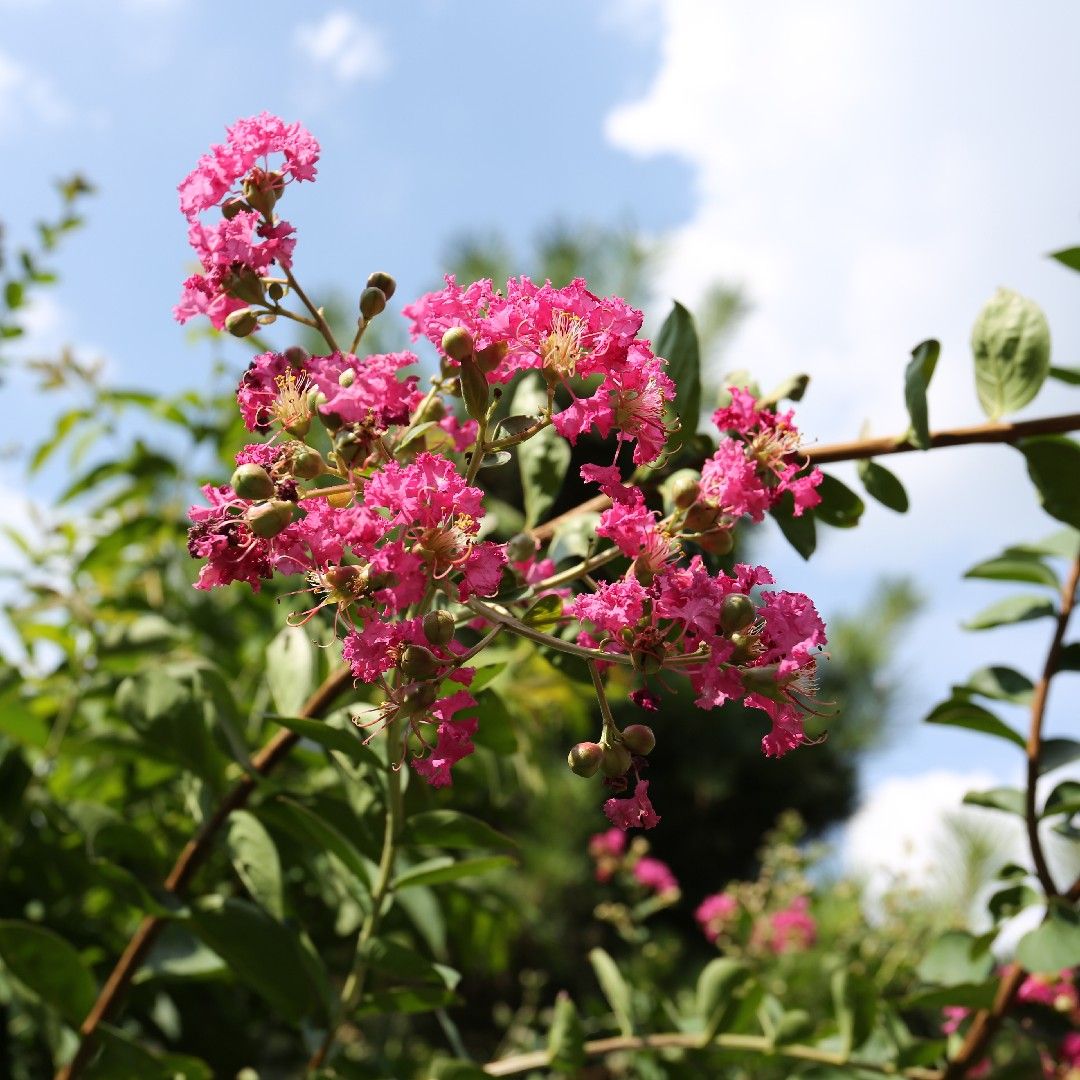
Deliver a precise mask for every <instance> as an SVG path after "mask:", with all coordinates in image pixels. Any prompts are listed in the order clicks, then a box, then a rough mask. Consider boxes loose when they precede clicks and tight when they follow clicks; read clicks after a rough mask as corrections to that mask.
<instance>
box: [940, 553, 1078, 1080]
mask: <svg viewBox="0 0 1080 1080" xmlns="http://www.w3.org/2000/svg"><path fill="white" fill-rule="evenodd" d="M1078 584H1080V556H1077V558H1076V559H1074V560H1073V565H1072V569H1071V570H1070V572H1069V579H1068V581H1066V583H1065V586H1064V587H1063V588H1062V590H1061V609H1060V610H1059V611H1058V617H1057V623H1056V625H1055V627H1054V636H1053V638H1052V640H1051V642H1050V648H1049V649H1048V650H1047V653H1046V663H1045V664H1044V665H1043V671H1042V677H1041V678H1040V679H1039V682H1038V685H1037V686H1036V687H1035V693H1034V694H1033V695H1032V699H1031V726H1030V729H1029V731H1028V739H1027V787H1026V790H1025V791H1024V818H1025V823H1026V825H1027V835H1028V843H1029V845H1030V847H1031V859H1032V862H1033V863H1034V865H1035V874H1036V876H1037V877H1038V879H1039V884H1040V885H1041V886H1042V888H1043V891H1044V892H1045V893H1046V896H1047V898H1048V899H1053V898H1054V897H1056V896H1058V895H1059V893H1058V891H1057V888H1056V887H1055V886H1054V879H1053V878H1052V877H1051V876H1050V868H1049V867H1048V866H1047V863H1046V856H1045V854H1044V853H1043V849H1042V841H1041V840H1040V839H1039V815H1038V808H1037V806H1036V803H1035V796H1036V786H1037V784H1038V780H1039V759H1040V757H1041V756H1042V726H1043V716H1044V714H1045V712H1046V698H1047V694H1048V693H1049V691H1050V680H1051V679H1052V678H1053V677H1054V674H1055V672H1056V671H1057V668H1058V662H1059V660H1060V657H1061V647H1062V642H1063V641H1064V639H1065V629H1066V627H1067V626H1068V623H1069V616H1070V615H1071V614H1072V610H1073V605H1074V604H1075V603H1076V588H1077V585H1078ZM1064 895H1065V898H1066V899H1067V900H1069V901H1071V902H1073V903H1075V902H1076V899H1077V897H1078V896H1080V878H1077V880H1076V881H1075V882H1073V884H1072V886H1071V888H1070V889H1069V890H1068V891H1067V892H1066V893H1065V894H1064ZM1048 914H1049V912H1048ZM1026 974H1027V972H1025V971H1024V969H1023V968H1022V967H1021V966H1020V965H1019V964H1010V965H1009V967H1007V968H1006V969H1005V971H1004V973H1003V974H1002V976H1001V982H1000V983H998V988H997V993H996V994H995V995H994V1002H993V1004H992V1005H991V1006H990V1008H989V1009H983V1010H982V1011H981V1012H979V1013H978V1014H977V1015H976V1016H975V1019H974V1020H973V1021H972V1022H971V1027H970V1028H969V1029H968V1033H967V1036H966V1038H965V1039H964V1042H963V1044H962V1045H961V1047H960V1049H959V1050H958V1051H957V1054H956V1057H954V1058H953V1059H952V1061H950V1062H949V1067H948V1069H947V1070H946V1072H945V1080H954V1078H958V1077H962V1076H964V1075H965V1074H966V1073H967V1071H968V1069H970V1068H972V1067H973V1066H974V1065H976V1064H977V1063H978V1062H979V1061H981V1060H982V1057H983V1055H984V1054H985V1053H986V1049H987V1047H988V1046H989V1044H990V1040H991V1039H992V1038H993V1037H994V1035H995V1034H996V1033H997V1030H998V1028H999V1027H1001V1024H1002V1022H1003V1021H1004V1019H1005V1017H1006V1016H1007V1015H1008V1013H1009V1010H1010V1009H1011V1008H1012V1006H1013V1003H1014V1002H1015V1000H1016V995H1017V993H1018V991H1019V990H1020V986H1021V984H1022V983H1023V981H1024V976H1025V975H1026Z"/></svg>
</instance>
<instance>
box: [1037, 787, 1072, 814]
mask: <svg viewBox="0 0 1080 1080" xmlns="http://www.w3.org/2000/svg"><path fill="white" fill-rule="evenodd" d="M1053 814H1080V781H1077V780H1062V781H1061V783H1060V784H1058V786H1057V787H1056V788H1054V790H1053V791H1051V792H1050V794H1049V795H1048V796H1047V798H1046V805H1045V806H1044V807H1043V811H1042V814H1041V815H1040V816H1041V817H1050V816H1052V815H1053Z"/></svg>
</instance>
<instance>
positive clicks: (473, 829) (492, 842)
mask: <svg viewBox="0 0 1080 1080" xmlns="http://www.w3.org/2000/svg"><path fill="white" fill-rule="evenodd" d="M401 842H402V844H407V845H408V844H416V845H420V844H426V845H428V846H430V847H445V848H500V849H503V850H506V851H513V850H515V849H516V848H517V844H516V843H515V842H514V841H513V840H511V839H510V837H508V836H504V835H503V834H502V833H501V832H496V830H495V829H493V828H492V827H491V826H490V825H488V824H487V823H486V822H484V821H481V820H480V819H479V818H475V817H470V816H469V815H468V814H463V813H460V812H459V811H457V810H427V811H425V812H424V813H420V814H413V815H412V816H411V817H410V818H409V819H408V820H407V821H406V822H405V827H404V828H403V829H402V830H401Z"/></svg>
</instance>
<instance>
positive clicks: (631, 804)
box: [604, 780, 660, 830]
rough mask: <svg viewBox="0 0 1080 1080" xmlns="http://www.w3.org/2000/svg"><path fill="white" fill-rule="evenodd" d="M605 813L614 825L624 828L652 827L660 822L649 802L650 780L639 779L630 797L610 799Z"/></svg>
mask: <svg viewBox="0 0 1080 1080" xmlns="http://www.w3.org/2000/svg"><path fill="white" fill-rule="evenodd" d="M604 813H605V814H606V815H607V819H608V821H610V822H611V824H612V825H616V826H618V828H620V829H624V830H625V829H652V828H655V827H656V826H657V825H659V824H660V816H659V815H658V814H657V813H656V811H655V810H654V809H653V805H652V803H651V802H649V781H648V780H639V781H638V782H637V786H636V787H635V788H634V794H633V795H632V796H630V798H628V799H608V801H607V802H606V803H604Z"/></svg>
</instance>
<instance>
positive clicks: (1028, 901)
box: [987, 881, 1042, 922]
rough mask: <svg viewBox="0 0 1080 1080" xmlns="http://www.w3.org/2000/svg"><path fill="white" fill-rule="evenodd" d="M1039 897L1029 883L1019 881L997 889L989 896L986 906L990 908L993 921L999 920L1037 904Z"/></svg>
mask: <svg viewBox="0 0 1080 1080" xmlns="http://www.w3.org/2000/svg"><path fill="white" fill-rule="evenodd" d="M1041 899H1042V897H1041V896H1040V894H1039V893H1037V892H1036V891H1035V890H1034V889H1033V888H1032V887H1031V886H1030V885H1025V884H1024V882H1022V881H1021V882H1019V883H1018V884H1016V885H1009V886H1007V887H1006V888H1004V889H999V890H998V891H997V892H996V893H994V895H993V896H991V897H990V900H989V903H988V904H987V906H988V907H989V909H990V914H991V915H992V916H993V917H994V921H995V922H1000V921H1001V920H1002V919H1011V918H1012V917H1013V916H1014V915H1017V914H1019V913H1020V912H1021V911H1023V910H1024V908H1026V907H1030V906H1031V905H1032V904H1037V903H1038V902H1039V901H1040V900H1041Z"/></svg>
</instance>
